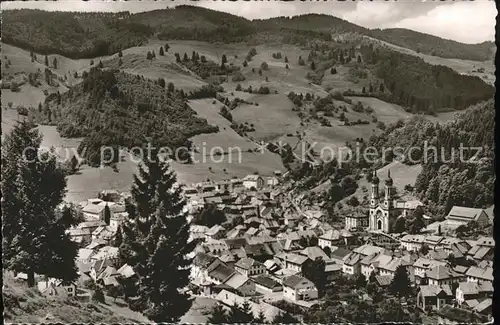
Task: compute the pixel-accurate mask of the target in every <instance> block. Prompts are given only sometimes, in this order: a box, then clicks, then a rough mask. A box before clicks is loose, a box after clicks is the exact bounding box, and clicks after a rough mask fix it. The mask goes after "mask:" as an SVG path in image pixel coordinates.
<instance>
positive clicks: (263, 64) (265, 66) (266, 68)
mask: <svg viewBox="0 0 500 325" xmlns="http://www.w3.org/2000/svg"><path fill="white" fill-rule="evenodd" d="M260 68H261V69H262V70H264V71H266V70H269V65H268V64H267V62H262V63H261V64H260Z"/></svg>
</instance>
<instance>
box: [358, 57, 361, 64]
mask: <svg viewBox="0 0 500 325" xmlns="http://www.w3.org/2000/svg"><path fill="white" fill-rule="evenodd" d="M358 63H361V55H358Z"/></svg>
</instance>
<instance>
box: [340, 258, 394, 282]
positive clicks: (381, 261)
mask: <svg viewBox="0 0 500 325" xmlns="http://www.w3.org/2000/svg"><path fill="white" fill-rule="evenodd" d="M391 260H392V256H389V255H385V254H383V253H373V254H372V255H368V256H365V257H363V258H362V259H361V261H360V265H361V269H360V270H361V274H363V275H364V276H365V277H366V278H367V279H368V278H369V277H370V275H371V274H372V272H377V270H378V268H379V266H380V265H386V264H387V263H389V262H390V261H391ZM348 274H350V273H348ZM384 275H385V274H384Z"/></svg>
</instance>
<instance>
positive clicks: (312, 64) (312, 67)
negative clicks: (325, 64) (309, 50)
mask: <svg viewBox="0 0 500 325" xmlns="http://www.w3.org/2000/svg"><path fill="white" fill-rule="evenodd" d="M311 70H313V71H314V70H316V64H315V63H314V61H312V62H311Z"/></svg>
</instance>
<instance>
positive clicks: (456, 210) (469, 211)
mask: <svg viewBox="0 0 500 325" xmlns="http://www.w3.org/2000/svg"><path fill="white" fill-rule="evenodd" d="M446 220H447V221H448V222H450V223H454V224H461V225H466V224H468V223H469V222H471V221H476V222H477V223H478V224H480V225H486V224H489V223H490V218H489V217H488V214H487V213H486V211H484V210H483V209H476V208H467V207H460V206H454V207H453V208H451V210H450V212H449V213H448V215H447V216H446Z"/></svg>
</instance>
